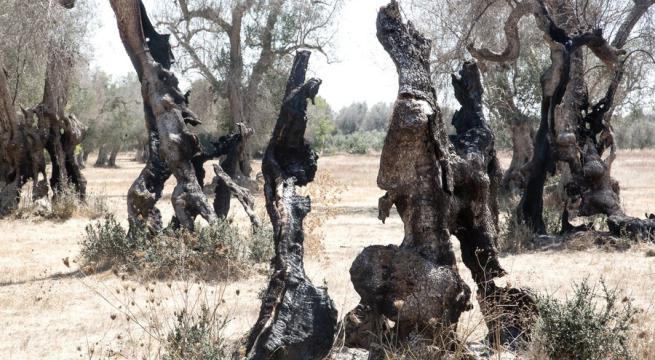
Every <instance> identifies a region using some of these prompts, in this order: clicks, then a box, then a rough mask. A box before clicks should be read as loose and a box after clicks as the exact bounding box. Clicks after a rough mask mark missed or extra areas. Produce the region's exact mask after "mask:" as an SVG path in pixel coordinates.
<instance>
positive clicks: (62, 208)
mask: <svg viewBox="0 0 655 360" xmlns="http://www.w3.org/2000/svg"><path fill="white" fill-rule="evenodd" d="M79 204H80V198H79V197H78V196H77V193H76V192H75V188H74V187H73V186H72V185H65V186H62V188H61V190H60V191H59V192H58V193H57V195H56V196H53V198H52V213H51V217H52V218H55V219H59V220H68V219H70V218H71V217H72V216H73V214H74V213H75V211H76V210H77V208H78V206H79Z"/></svg>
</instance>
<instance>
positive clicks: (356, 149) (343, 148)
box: [325, 130, 386, 154]
mask: <svg viewBox="0 0 655 360" xmlns="http://www.w3.org/2000/svg"><path fill="white" fill-rule="evenodd" d="M385 136H386V133H385V132H384V131H381V130H375V131H357V132H354V133H352V134H349V135H343V134H337V135H334V136H332V137H331V138H330V139H329V140H328V142H327V144H326V146H325V151H327V152H328V153H339V152H346V153H348V154H367V153H370V152H379V151H382V146H383V145H384V138H385Z"/></svg>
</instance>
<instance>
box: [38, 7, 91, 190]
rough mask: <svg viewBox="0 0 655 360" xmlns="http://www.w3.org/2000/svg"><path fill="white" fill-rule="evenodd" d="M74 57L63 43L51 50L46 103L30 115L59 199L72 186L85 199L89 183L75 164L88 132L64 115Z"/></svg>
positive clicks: (44, 95)
mask: <svg viewBox="0 0 655 360" xmlns="http://www.w3.org/2000/svg"><path fill="white" fill-rule="evenodd" d="M69 3H71V4H72V2H69ZM74 56H75V54H74V53H73V52H71V51H70V50H69V49H66V48H65V47H64V45H63V44H62V43H53V44H52V45H51V46H50V53H49V55H48V65H47V68H46V79H45V86H44V89H43V100H42V101H41V103H40V104H38V105H36V106H34V107H33V108H31V109H29V110H28V111H29V112H31V113H34V114H36V116H37V118H38V119H39V120H38V123H39V125H38V127H39V129H40V130H41V131H42V139H43V143H44V145H45V149H46V150H47V151H48V155H49V156H50V160H51V163H52V173H51V174H50V187H51V188H52V190H53V192H54V193H55V195H57V192H59V191H60V190H61V189H62V187H64V186H65V185H66V184H67V183H70V184H71V185H72V186H74V187H75V190H76V191H77V193H78V195H79V196H80V198H82V199H84V197H85V196H86V179H85V178H84V176H83V175H82V172H81V170H80V168H79V165H78V164H77V162H76V161H75V148H76V147H77V145H79V144H80V143H81V142H82V140H83V139H84V136H86V128H85V127H84V125H83V124H82V123H81V122H79V121H78V120H77V119H76V118H75V117H74V116H72V115H71V116H67V115H66V114H65V112H64V111H65V108H66V104H67V103H68V91H69V88H70V77H71V71H70V69H71V68H72V66H73V64H74V61H75V59H74Z"/></svg>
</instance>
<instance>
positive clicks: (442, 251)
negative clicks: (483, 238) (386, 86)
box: [346, 1, 471, 347]
mask: <svg viewBox="0 0 655 360" xmlns="http://www.w3.org/2000/svg"><path fill="white" fill-rule="evenodd" d="M377 37H378V40H379V41H380V43H381V44H382V46H383V47H384V49H385V50H386V51H387V52H388V53H389V55H390V56H391V58H392V60H393V61H394V63H395V64H396V67H397V70H398V75H399V92H398V98H397V99H396V104H395V107H394V110H393V114H392V117H391V122H390V125H389V130H388V133H387V136H386V138H385V141H384V147H383V150H382V155H381V159H380V170H379V173H378V180H377V182H378V186H379V187H380V188H382V189H384V190H386V191H387V193H386V195H385V196H384V197H383V198H381V199H380V203H379V205H380V209H379V210H380V218H381V219H384V218H385V217H386V216H388V214H389V210H390V208H391V207H392V206H393V205H395V206H396V208H397V209H398V213H399V214H400V217H401V219H402V221H403V223H404V225H405V238H404V239H403V242H402V244H401V245H400V247H398V246H394V245H389V246H371V247H368V248H366V249H364V251H362V252H361V253H360V254H359V255H358V256H357V258H356V259H355V261H354V262H353V264H352V267H351V269H350V276H351V280H352V282H353V285H354V287H355V290H356V291H357V293H358V294H359V295H360V296H361V301H360V306H358V308H357V309H355V311H353V312H351V313H350V314H349V315H348V316H347V319H349V321H348V324H347V325H346V328H347V330H349V331H348V333H347V334H346V338H347V341H346V345H347V346H350V347H368V346H369V345H370V343H371V342H372V341H373V340H372V339H371V337H375V336H378V335H379V334H376V333H373V334H367V333H368V332H370V331H371V330H373V331H374V332H375V331H378V330H380V329H379V328H376V329H371V326H376V325H377V324H383V323H384V322H385V321H384V319H388V320H393V321H394V322H395V323H396V326H395V329H394V331H396V332H397V333H398V336H399V337H400V338H401V339H405V338H407V337H408V336H409V335H410V333H411V332H414V331H416V332H419V333H427V335H428V336H430V337H431V336H442V335H443V334H445V335H446V337H449V338H452V339H454V337H455V334H454V327H455V326H456V324H457V321H458V320H459V317H460V315H461V313H462V312H463V311H465V310H467V309H469V308H470V306H471V305H470V303H469V297H470V289H469V287H468V286H467V285H466V284H465V283H464V281H463V280H462V279H461V277H460V276H459V274H458V272H457V266H456V261H455V253H454V251H453V249H452V244H451V242H450V232H449V226H448V225H449V224H448V220H449V217H448V213H449V205H450V204H449V203H450V200H449V197H450V196H451V194H452V191H453V182H452V181H453V179H452V168H451V166H450V164H449V162H448V158H449V149H448V147H449V142H448V138H447V136H446V133H445V131H444V129H445V126H444V124H443V120H442V118H441V111H440V109H439V107H438V106H437V104H436V98H435V95H434V89H433V87H432V83H431V80H430V62H429V60H430V51H431V42H430V40H428V39H427V38H426V37H424V36H423V35H422V34H421V33H419V32H418V31H417V30H415V29H414V27H413V26H412V24H411V23H407V24H405V23H403V22H402V18H401V14H400V8H399V6H398V3H397V2H396V1H392V2H391V3H390V4H389V5H387V6H386V7H383V8H381V9H380V11H379V13H378V18H377ZM351 320H355V321H351ZM376 327H377V326H376Z"/></svg>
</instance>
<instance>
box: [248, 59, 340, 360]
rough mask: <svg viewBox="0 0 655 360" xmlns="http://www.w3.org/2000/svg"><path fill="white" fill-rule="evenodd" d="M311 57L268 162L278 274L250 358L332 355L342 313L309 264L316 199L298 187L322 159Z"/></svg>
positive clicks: (295, 84)
mask: <svg viewBox="0 0 655 360" xmlns="http://www.w3.org/2000/svg"><path fill="white" fill-rule="evenodd" d="M309 56H310V53H309V52H308V51H299V52H298V53H297V54H296V57H295V59H294V63H293V67H292V69H291V74H290V76H289V80H288V82H287V87H286V91H285V96H284V100H283V102H282V109H281V111H280V116H279V118H278V120H277V123H276V125H275V129H274V131H273V135H272V137H271V140H270V143H269V145H268V147H267V149H266V153H265V155H264V160H263V163H262V172H263V174H264V179H265V186H264V194H265V196H266V209H267V211H268V214H269V216H270V218H271V223H272V224H273V231H274V240H275V259H274V270H273V274H272V275H271V280H270V282H269V285H268V288H267V290H266V294H265V296H264V299H263V302H262V306H261V309H260V313H259V318H258V320H257V323H256V324H255V326H254V327H253V328H252V329H251V330H250V333H249V334H248V336H247V338H246V339H245V344H244V345H245V354H244V355H245V356H246V358H248V359H253V360H259V359H261V360H263V359H285V360H312V359H322V358H324V357H325V356H326V355H327V354H328V353H329V351H330V349H331V347H332V343H333V340H334V336H335V334H336V325H337V311H336V309H335V307H334V304H333V303H332V300H331V299H330V298H329V296H328V294H327V289H326V288H322V287H316V286H314V285H313V284H312V283H311V281H310V280H309V279H308V278H307V275H306V274H305V270H304V265H303V255H304V254H303V252H304V250H303V241H304V232H303V219H304V218H305V216H306V215H307V214H308V213H309V211H310V207H311V205H310V203H311V200H310V199H309V198H308V197H302V196H299V195H298V194H297V193H296V186H305V185H307V184H308V183H309V182H311V181H313V179H314V175H315V173H316V169H317V159H318V155H317V154H316V153H315V152H314V151H313V150H312V149H311V147H310V146H309V144H307V143H306V142H305V140H304V138H303V137H304V134H305V129H306V126H307V116H306V110H307V99H311V100H312V101H313V99H314V97H315V96H316V94H317V92H318V89H319V86H320V84H321V81H320V80H318V79H310V80H308V81H305V74H306V71H307V65H308V62H309Z"/></svg>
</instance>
